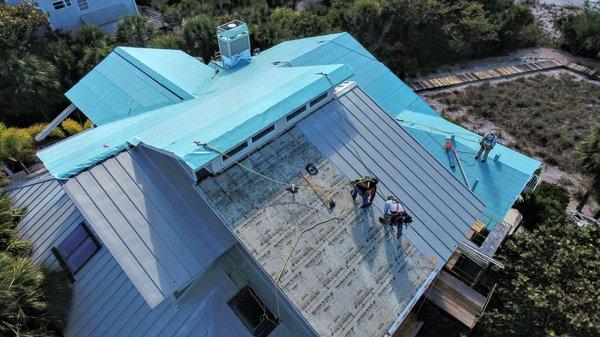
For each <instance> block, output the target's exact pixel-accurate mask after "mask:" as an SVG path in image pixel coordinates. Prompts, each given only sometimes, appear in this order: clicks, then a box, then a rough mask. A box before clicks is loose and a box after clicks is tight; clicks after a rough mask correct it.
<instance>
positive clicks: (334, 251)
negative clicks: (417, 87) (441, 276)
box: [198, 87, 483, 336]
mask: <svg viewBox="0 0 600 337" xmlns="http://www.w3.org/2000/svg"><path fill="white" fill-rule="evenodd" d="M369 129H370V130H381V133H380V134H378V137H377V138H375V137H374V136H373V134H371V133H370V132H369V131H366V130H369ZM398 151H401V152H402V153H401V154H399V153H398ZM430 158H431V156H430V155H429V154H428V153H427V152H426V151H425V150H424V149H423V148H421V147H420V146H419V145H418V144H417V143H416V141H415V140H414V139H413V138H412V137H410V135H408V134H407V133H406V132H405V131H404V130H403V129H402V128H401V127H400V126H399V125H398V124H397V123H395V121H394V120H393V119H392V118H391V117H390V116H389V115H387V114H386V113H385V112H384V111H383V110H381V109H380V108H379V107H377V106H376V104H375V103H374V102H373V101H372V100H370V98H368V97H367V96H366V95H365V94H364V93H363V92H362V90H360V88H358V87H356V88H354V89H352V90H351V91H350V92H347V93H346V94H345V95H344V96H342V97H341V98H340V99H339V100H334V101H332V102H330V103H328V104H326V105H325V106H323V107H321V108H320V109H318V110H317V111H316V112H314V113H313V114H312V115H310V116H309V117H307V118H305V119H304V120H303V121H301V122H300V123H299V125H298V126H297V127H295V128H293V129H291V130H290V131H288V132H286V133H284V134H283V135H281V136H280V137H278V138H277V139H275V140H274V141H273V142H271V143H269V144H268V145H266V146H264V147H262V148H261V149H259V150H258V151H257V152H255V153H253V154H252V155H250V156H249V157H248V158H246V159H244V160H243V162H242V164H243V165H244V166H247V167H250V168H252V169H253V170H256V171H258V172H268V174H269V176H270V177H271V178H273V179H276V180H277V181H280V182H286V183H293V184H296V185H297V186H299V189H298V193H294V194H292V193H290V192H288V191H287V190H286V189H285V186H282V185H281V184H278V183H275V182H273V181H270V180H265V179H264V178H262V177H260V176H258V175H256V174H253V173H250V171H248V170H246V169H243V168H242V167H240V166H237V165H236V166H233V167H231V168H229V169H227V170H226V171H224V172H222V173H220V174H219V175H217V176H214V177H209V178H207V179H205V180H203V181H201V182H200V184H199V185H198V189H199V191H200V193H201V194H202V196H203V197H204V199H206V200H207V202H208V203H209V204H211V206H212V207H213V209H214V210H215V211H216V212H217V213H218V214H219V216H220V217H221V218H222V219H223V221H224V222H225V224H226V225H227V226H229V228H230V229H231V230H232V231H233V233H234V234H235V235H236V236H237V237H238V238H239V240H240V242H241V243H242V244H243V245H244V246H245V247H246V249H247V250H248V251H249V252H250V253H251V254H252V255H253V256H254V257H255V258H256V260H257V261H258V263H259V264H261V266H262V267H263V268H264V269H265V271H266V272H267V273H268V274H269V275H270V276H271V277H272V278H273V279H274V280H275V282H278V281H279V282H278V285H279V286H280V287H281V289H282V290H283V292H284V293H285V295H286V296H287V297H288V298H289V299H290V300H291V301H292V303H293V304H294V305H295V306H296V307H297V308H298V310H299V311H300V312H301V313H302V315H303V316H304V317H305V318H306V320H307V321H308V322H309V323H310V324H311V325H312V326H313V328H314V329H315V330H316V331H317V332H318V333H319V334H320V335H321V336H383V335H384V334H385V333H386V332H387V331H388V329H389V328H390V326H392V324H393V323H394V322H395V321H396V319H397V318H398V316H399V315H400V314H401V313H402V312H405V310H406V309H407V308H409V307H410V305H412V304H413V302H412V300H413V298H414V297H415V296H417V297H419V296H420V294H419V290H420V289H422V287H423V285H425V284H426V283H427V282H428V281H430V280H431V278H430V275H431V274H432V272H434V271H436V270H439V269H440V268H441V267H442V266H443V265H444V263H445V261H446V260H447V259H448V257H449V256H450V254H451V253H452V252H453V251H454V249H455V248H456V246H457V245H458V243H459V242H461V241H462V240H463V238H464V236H465V233H466V232H467V231H468V229H469V228H470V226H471V224H472V223H473V222H474V221H475V219H476V218H477V216H478V215H479V211H480V210H481V208H482V207H483V205H482V204H481V203H480V201H479V200H477V198H476V197H475V196H474V195H473V194H471V193H470V192H469V191H468V190H467V189H466V188H465V187H464V186H462V185H461V184H460V183H459V182H458V180H457V179H456V178H455V177H453V176H452V175H451V174H450V173H449V172H447V171H446V170H444V169H443V168H442V167H441V166H439V165H438V164H437V162H435V161H431V160H429V159H430ZM309 163H312V164H313V165H315V166H316V167H317V169H318V173H317V174H316V175H312V176H308V177H309V179H311V180H312V181H314V182H315V183H316V184H318V185H319V186H320V187H322V188H323V189H325V193H326V194H328V195H329V196H331V197H332V198H333V200H334V202H335V204H336V205H335V207H334V208H333V209H330V208H329V207H328V205H326V204H325V203H324V202H323V201H322V199H321V197H320V196H319V194H317V193H316V192H315V191H314V190H313V189H311V188H310V187H309V186H308V184H307V182H306V181H304V178H302V177H300V176H299V174H305V175H306V174H307V173H306V172H305V170H304V168H305V166H306V165H307V164H309ZM363 163H364V164H366V165H367V166H369V167H370V169H371V170H373V173H374V174H376V175H377V176H378V177H379V179H380V184H379V191H378V195H377V198H376V200H375V203H374V206H373V207H371V208H368V209H362V208H360V207H359V205H360V204H359V203H358V200H353V199H352V198H351V197H350V193H349V192H350V185H349V181H350V180H352V179H355V178H357V177H359V176H360V175H362V174H368V173H369V172H368V171H366V169H365V167H364V165H363ZM388 194H393V195H396V196H397V197H398V198H399V199H400V200H402V202H403V203H404V204H405V206H406V208H407V209H408V211H409V212H410V213H411V214H412V215H413V219H414V222H413V224H412V225H411V226H410V227H409V228H408V229H406V230H405V233H404V235H402V236H401V237H400V239H397V238H396V236H395V230H392V229H391V228H389V227H384V226H382V225H381V224H380V223H379V221H378V220H377V219H378V217H379V216H381V215H382V214H381V210H382V209H383V202H384V197H385V196H386V195H388ZM313 226H314V227H313ZM305 230H306V231H305ZM296 244H297V245H296ZM286 261H287V262H286ZM280 275H281V278H280ZM279 278H280V279H279Z"/></svg>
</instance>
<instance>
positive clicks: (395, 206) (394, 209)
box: [379, 195, 412, 238]
mask: <svg viewBox="0 0 600 337" xmlns="http://www.w3.org/2000/svg"><path fill="white" fill-rule="evenodd" d="M379 222H381V223H382V224H384V225H386V226H395V227H397V228H398V231H397V232H396V237H398V238H399V237H400V236H401V235H402V229H403V226H408V224H409V223H411V222H412V218H411V217H410V215H408V213H407V212H406V210H405V209H404V206H402V203H400V202H399V201H398V200H397V199H396V198H395V197H394V196H393V195H390V196H388V197H387V200H386V201H385V206H384V207H383V217H379Z"/></svg>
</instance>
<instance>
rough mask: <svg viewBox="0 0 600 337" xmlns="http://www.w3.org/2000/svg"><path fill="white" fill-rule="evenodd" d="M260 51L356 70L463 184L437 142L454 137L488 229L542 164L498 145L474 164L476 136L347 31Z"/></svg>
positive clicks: (366, 87)
mask: <svg viewBox="0 0 600 337" xmlns="http://www.w3.org/2000/svg"><path fill="white" fill-rule="evenodd" d="M263 53H265V54H267V53H268V55H269V57H271V58H273V59H279V60H281V61H289V62H290V63H291V64H292V65H294V66H307V65H319V64H328V63H336V64H337V63H343V64H348V65H349V66H350V67H351V68H352V70H354V75H353V76H352V77H350V78H349V80H352V81H356V82H357V83H358V84H359V85H360V87H361V88H362V89H363V90H364V91H365V93H367V94H368V95H369V96H370V97H371V98H373V100H374V101H375V102H377V104H378V105H380V106H381V107H382V108H383V109H384V110H385V111H386V112H387V113H388V114H389V115H391V116H394V117H396V118H397V120H399V121H400V120H404V121H406V122H401V124H402V126H403V127H405V129H406V130H407V131H408V132H409V133H410V134H411V135H412V136H413V137H415V138H416V139H417V140H418V141H419V143H421V145H423V146H424V147H425V149H426V150H427V151H428V152H429V153H430V154H431V155H432V156H433V157H434V158H435V159H436V160H437V161H438V162H440V163H441V164H442V165H443V166H444V167H445V168H446V169H448V170H449V171H451V172H452V173H453V174H454V175H456V176H457V177H458V178H459V180H460V181H461V182H462V181H463V180H462V174H461V173H460V172H459V171H457V170H452V169H451V168H450V166H449V164H448V159H447V156H446V154H445V152H444V151H443V149H442V146H441V145H440V144H441V143H442V142H443V139H444V138H445V137H450V136H451V135H452V134H454V135H456V136H457V138H456V142H457V145H458V149H459V150H461V151H466V153H461V154H460V155H461V159H463V160H464V161H466V164H464V165H463V167H464V169H465V171H466V173H467V176H468V177H469V179H470V181H471V183H473V182H474V181H475V180H479V182H478V185H477V187H476V188H475V190H474V193H475V195H477V197H478V198H479V199H480V200H482V201H483V203H484V204H485V205H486V209H485V214H486V215H487V216H484V217H483V218H482V220H483V221H484V222H486V223H487V224H488V227H489V229H492V228H493V227H494V226H495V224H496V222H495V221H490V220H491V219H490V217H492V218H494V219H496V220H497V221H502V219H503V218H504V216H505V215H506V213H507V212H508V210H509V209H510V208H511V207H512V205H513V203H514V202H515V200H516V199H517V198H518V197H519V195H520V193H521V192H522V191H523V188H524V187H525V186H526V184H527V182H528V181H529V180H530V179H531V177H532V176H533V174H534V172H535V171H536V170H537V169H538V168H539V167H540V166H541V162H539V161H537V160H535V159H532V158H530V157H528V156H525V155H523V154H521V153H519V152H517V151H515V150H512V149H510V148H507V147H505V146H502V145H500V144H499V145H498V146H496V147H495V148H494V150H493V151H492V152H491V154H490V159H491V158H493V157H494V156H495V155H496V154H499V155H500V159H499V160H498V161H492V160H489V161H488V162H487V163H484V164H482V163H475V162H474V160H473V157H474V156H475V154H473V151H477V150H478V149H479V146H478V145H477V144H478V143H477V142H473V140H477V139H478V137H479V136H478V135H476V134H475V133H473V132H471V131H469V130H467V129H465V128H462V127H460V126H458V125H456V124H453V123H451V122H449V121H447V120H445V119H444V118H443V117H442V116H440V114H439V113H438V112H437V111H435V110H434V109H433V108H431V107H430V106H429V105H428V104H427V103H426V102H425V101H424V100H423V99H422V98H421V97H420V96H419V95H417V94H416V93H414V92H413V90H412V89H411V88H410V87H409V86H407V85H406V84H405V83H403V82H402V81H401V80H400V79H399V78H398V77H397V76H396V75H394V74H393V73H392V72H391V71H390V70H389V69H388V68H387V67H385V65H383V64H382V63H381V62H379V61H378V60H377V59H376V58H375V57H374V56H373V55H371V53H369V51H367V50H366V49H365V48H364V47H363V46H362V45H361V44H360V43H359V42H358V41H356V40H355V39H354V38H353V37H352V36H351V35H349V34H347V33H341V34H332V35H326V36H317V37H311V38H307V39H301V40H295V41H286V42H283V43H281V44H279V45H277V46H275V47H272V48H270V49H269V50H267V51H265V52H263ZM411 121H413V122H414V123H413V122H411ZM417 123H419V124H420V125H419V124H417ZM423 125H425V126H428V127H423ZM463 136H464V137H463ZM432 137H433V138H435V139H436V141H433V138H432Z"/></svg>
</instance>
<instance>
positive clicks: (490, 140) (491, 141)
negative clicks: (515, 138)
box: [475, 130, 498, 163]
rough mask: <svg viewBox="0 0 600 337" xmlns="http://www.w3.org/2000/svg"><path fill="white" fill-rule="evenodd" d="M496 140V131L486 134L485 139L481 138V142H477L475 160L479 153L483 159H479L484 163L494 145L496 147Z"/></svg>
mask: <svg viewBox="0 0 600 337" xmlns="http://www.w3.org/2000/svg"><path fill="white" fill-rule="evenodd" d="M497 138H498V137H497V136H496V130H492V132H490V133H488V134H487V135H485V137H483V138H481V141H480V142H479V145H480V148H479V152H477V155H476V156H475V159H476V160H477V159H479V157H480V156H481V153H483V158H482V159H481V162H482V163H485V161H486V160H487V158H488V155H489V154H490V151H491V150H492V149H493V148H494V145H496V140H497Z"/></svg>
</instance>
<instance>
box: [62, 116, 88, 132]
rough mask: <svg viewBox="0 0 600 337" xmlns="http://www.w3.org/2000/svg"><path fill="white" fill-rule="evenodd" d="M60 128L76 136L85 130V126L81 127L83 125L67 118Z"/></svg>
mask: <svg viewBox="0 0 600 337" xmlns="http://www.w3.org/2000/svg"><path fill="white" fill-rule="evenodd" d="M60 126H61V127H62V128H63V130H65V132H66V133H67V134H69V135H75V134H78V133H80V132H81V131H83V130H84V128H83V125H81V123H79V122H77V121H76V120H73V119H71V118H67V119H65V120H64V121H62V123H60Z"/></svg>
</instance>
